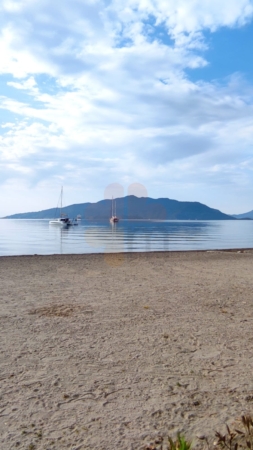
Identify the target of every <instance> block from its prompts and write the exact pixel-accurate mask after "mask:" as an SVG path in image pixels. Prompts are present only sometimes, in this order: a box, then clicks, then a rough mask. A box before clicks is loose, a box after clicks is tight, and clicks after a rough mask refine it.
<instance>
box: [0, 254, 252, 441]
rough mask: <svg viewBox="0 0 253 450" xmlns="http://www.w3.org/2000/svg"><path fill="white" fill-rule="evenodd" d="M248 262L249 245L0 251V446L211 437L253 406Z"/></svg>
mask: <svg viewBox="0 0 253 450" xmlns="http://www.w3.org/2000/svg"><path fill="white" fill-rule="evenodd" d="M252 267H253V251H250V250H247V251H244V252H237V251H231V252H222V251H219V252H171V253H136V254H125V255H123V254H122V255H110V254H108V255H61V256H60V255H59V256H57V255H54V256H23V257H1V258H0V288H1V290H0V305H1V308H0V337H1V341H0V351H1V353H0V355H1V357H0V448H1V449H3V450H9V449H16V448H19V449H26V450H27V449H29V450H30V449H31V450H33V449H36V450H37V449H38V450H42V449H43V450H55V449H57V450H58V449H59V450H65V449H72V450H74V449H75V450H77V449H94V450H95V449H97V450H98V449H99V450H102V449H104V450H109V449H112V450H116V449H117V450H118V449H129V450H130V449H144V448H145V447H146V445H147V443H149V442H154V439H155V438H156V437H157V436H165V435H167V434H170V435H171V436H175V435H176V434H177V433H178V432H182V433H184V434H185V435H186V436H187V437H188V438H191V439H192V438H193V439H194V440H195V442H197V438H196V436H197V435H205V436H207V437H209V438H210V439H211V442H212V439H213V437H214V433H215V431H216V430H219V431H222V430H223V429H224V428H223V427H224V424H225V423H229V424H231V423H233V421H234V420H235V419H236V418H238V417H240V416H241V414H243V413H244V414H245V413H252V412H253V326H252V319H253V276H252ZM164 448H166V447H165V446H164Z"/></svg>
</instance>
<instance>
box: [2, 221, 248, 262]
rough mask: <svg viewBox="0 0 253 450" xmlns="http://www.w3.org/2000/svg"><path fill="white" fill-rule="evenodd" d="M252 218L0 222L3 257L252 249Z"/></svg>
mask: <svg viewBox="0 0 253 450" xmlns="http://www.w3.org/2000/svg"><path fill="white" fill-rule="evenodd" d="M252 236H253V222H252V221H209V222H208V221H206V222H199V221H192V222H191V221H182V222H180V221H152V220H148V221H127V220H126V221H123V220H122V221H120V222H119V223H112V224H111V223H110V222H109V221H106V222H98V221H97V222H89V221H82V222H81V223H80V224H79V225H78V226H77V227H70V228H68V229H62V228H58V227H52V226H51V227H50V226H49V224H48V221H46V220H10V219H9V220H7V219H6V220H0V255H22V254H34V253H37V254H52V253H57V254H64V253H98V252H99V253H117V252H136V251H144V252H146V251H156V250H158V251H171V250H200V249H216V248H217V249H218V248H248V247H252V246H253V239H252Z"/></svg>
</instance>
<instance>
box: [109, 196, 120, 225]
mask: <svg viewBox="0 0 253 450" xmlns="http://www.w3.org/2000/svg"><path fill="white" fill-rule="evenodd" d="M110 222H111V223H117V222H119V218H118V217H117V214H116V200H113V197H112V216H111V218H110Z"/></svg>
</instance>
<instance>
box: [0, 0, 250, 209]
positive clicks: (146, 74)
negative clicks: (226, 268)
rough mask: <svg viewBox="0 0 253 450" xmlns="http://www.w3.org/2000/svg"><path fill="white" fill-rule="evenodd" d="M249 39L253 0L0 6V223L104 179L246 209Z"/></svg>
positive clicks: (89, 193) (86, 196)
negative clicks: (4, 218)
mask: <svg viewBox="0 0 253 450" xmlns="http://www.w3.org/2000/svg"><path fill="white" fill-rule="evenodd" d="M252 44H253V0H222V2H221V1H220V0H177V1H175V0H138V1H137V0H124V1H122V0H71V1H70V0H50V1H49V0H0V117H1V127H0V140H1V145H0V185H1V186H0V187H1V197H0V217H2V216H4V215H7V214H12V213H17V212H27V211H37V210H41V209H46V208H50V207H55V206H56V203H57V201H58V198H59V193H60V189H61V186H62V185H63V186H64V193H65V204H72V203H82V202H86V201H98V200H101V199H102V198H104V195H107V194H106V193H108V192H109V191H110V189H109V191H108V185H110V184H111V183H119V184H120V185H121V186H122V192H123V193H124V195H126V194H127V193H128V192H131V193H132V192H134V189H133V183H140V184H142V185H143V186H144V187H145V189H146V191H147V194H148V195H149V196H150V197H154V198H157V197H169V198H174V199H177V200H189V201H195V200H196V201H200V202H202V203H205V204H207V205H208V206H211V207H215V208H218V209H221V210H222V211H223V212H226V213H242V212H246V211H249V210H251V209H253V54H252V51H253V50H252V49H253V45H252ZM131 186H132V187H131ZM143 189H144V188H143ZM145 189H144V190H145ZM129 190H130V191H129ZM137 190H138V189H137ZM141 191H142V190H141V189H140V192H141Z"/></svg>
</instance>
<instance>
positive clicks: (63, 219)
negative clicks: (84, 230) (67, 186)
mask: <svg viewBox="0 0 253 450" xmlns="http://www.w3.org/2000/svg"><path fill="white" fill-rule="evenodd" d="M62 199H63V187H62V188H61V195H60V217H58V218H57V219H52V220H50V221H49V224H50V225H57V226H60V227H64V228H68V227H69V226H71V225H72V222H71V220H70V219H69V218H68V216H67V215H66V214H63V213H62Z"/></svg>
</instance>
